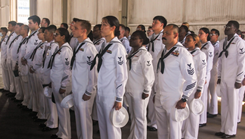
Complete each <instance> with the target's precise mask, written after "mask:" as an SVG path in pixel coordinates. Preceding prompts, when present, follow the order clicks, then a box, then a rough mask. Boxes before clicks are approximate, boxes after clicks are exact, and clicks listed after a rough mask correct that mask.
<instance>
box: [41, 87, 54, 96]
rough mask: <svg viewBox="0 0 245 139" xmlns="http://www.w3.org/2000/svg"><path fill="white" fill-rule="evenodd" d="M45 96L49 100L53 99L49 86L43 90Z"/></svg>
mask: <svg viewBox="0 0 245 139" xmlns="http://www.w3.org/2000/svg"><path fill="white" fill-rule="evenodd" d="M43 94H44V96H45V97H47V98H51V97H52V90H51V88H49V87H48V86H46V87H44V88H43Z"/></svg>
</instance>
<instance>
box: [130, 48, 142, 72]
mask: <svg viewBox="0 0 245 139" xmlns="http://www.w3.org/2000/svg"><path fill="white" fill-rule="evenodd" d="M140 50H142V49H140V48H139V49H138V50H137V51H136V52H134V53H132V54H131V55H129V56H128V57H127V60H128V64H129V70H131V65H132V59H131V58H132V57H134V56H135V55H136V54H137V53H138V52H139V51H140Z"/></svg>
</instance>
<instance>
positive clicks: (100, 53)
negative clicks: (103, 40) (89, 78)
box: [90, 41, 120, 72]
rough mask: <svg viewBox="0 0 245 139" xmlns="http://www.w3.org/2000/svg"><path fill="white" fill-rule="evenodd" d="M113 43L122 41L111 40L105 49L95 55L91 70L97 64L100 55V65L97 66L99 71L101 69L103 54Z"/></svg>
mask: <svg viewBox="0 0 245 139" xmlns="http://www.w3.org/2000/svg"><path fill="white" fill-rule="evenodd" d="M113 43H120V42H115V41H111V42H110V43H109V44H108V45H107V46H106V47H105V49H101V50H100V52H99V53H98V54H97V55H96V56H95V57H94V59H93V61H92V63H91V67H90V70H92V69H93V68H94V65H95V64H96V58H97V57H98V59H99V62H98V67H97V71H98V72H99V71H100V67H101V65H102V62H103V60H102V56H103V55H104V54H105V52H106V51H107V50H108V49H109V48H110V47H111V45H112V44H113Z"/></svg>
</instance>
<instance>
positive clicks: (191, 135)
mask: <svg viewBox="0 0 245 139" xmlns="http://www.w3.org/2000/svg"><path fill="white" fill-rule="evenodd" d="M185 47H186V48H187V49H188V51H189V52H190V53H191V54H192V56H193V61H194V65H195V71H196V75H197V86H196V89H194V92H193V93H191V95H190V96H189V101H187V104H188V105H189V106H190V102H192V100H193V99H199V98H200V97H201V94H202V93H201V92H202V90H203V86H204V83H205V76H206V55H205V53H203V52H202V51H201V50H200V47H201V43H200V42H199V37H198V36H197V35H196V34H189V35H188V36H187V37H186V40H185ZM199 118H200V116H199V115H195V114H194V113H192V112H191V113H190V115H189V117H188V118H187V119H186V120H185V121H184V122H183V125H182V137H183V138H185V139H197V138H198V129H199Z"/></svg>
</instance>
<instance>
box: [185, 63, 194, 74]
mask: <svg viewBox="0 0 245 139" xmlns="http://www.w3.org/2000/svg"><path fill="white" fill-rule="evenodd" d="M187 66H188V67H189V68H188V69H187V72H188V74H189V75H193V74H194V68H192V67H191V63H190V64H187Z"/></svg>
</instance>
